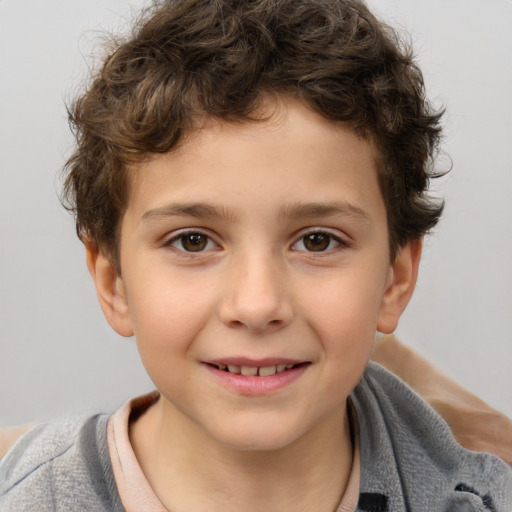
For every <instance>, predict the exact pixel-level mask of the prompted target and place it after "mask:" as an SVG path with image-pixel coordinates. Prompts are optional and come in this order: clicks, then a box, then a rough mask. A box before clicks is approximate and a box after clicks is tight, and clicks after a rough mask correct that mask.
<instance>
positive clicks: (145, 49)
mask: <svg viewBox="0 0 512 512" xmlns="http://www.w3.org/2000/svg"><path fill="white" fill-rule="evenodd" d="M268 93H270V94H280V93H285V94H294V95H296V96H297V97H298V98H299V99H300V100H301V101H303V102H304V103H306V104H307V105H309V106H310V107H311V108H313V109H314V110H315V111H317V112H318V113H320V114H321V115H322V116H324V117H325V118H327V119H330V120H333V121H340V122H343V123H346V124H347V125H348V126H350V127H351V129H353V130H354V132H355V133H357V134H358V135H359V136H361V137H363V138H365V139H368V140H371V141H372V142H373V143H374V144H375V145H376V147H377V149H378V151H379V155H380V159H379V162H378V169H379V182H380V187H381V191H382V194H383V197H384V200H385V204H386V209H387V216H388V226H389V233H390V234H389V238H390V253H391V257H392V258H394V256H395V254H396V251H397V250H398V248H399V247H401V246H403V245H404V244H405V243H406V242H407V241H408V240H415V239H419V238H421V237H422V236H423V235H424V234H425V233H426V232H427V231H428V230H429V229H431V228H432V227H433V226H434V225H435V224H436V222H437V221H438V219H439V217H440V214H441V211H442V207H443V205H442V203H435V202H433V201H431V200H429V198H428V196H427V189H428V185H429V180H430V178H432V177H433V176H435V175H436V174H435V173H434V171H433V169H432V162H433V156H434V155H435V153H436V150H437V147H438V144H439V140H440V132H441V128H440V118H441V115H442V112H440V111H434V109H433V108H432V107H431V106H430V104H429V103H428V101H427V100H426V97H425V91H424V82H423V77H422V74H421V71H420V70H419V68H418V66H417V65H416V63H415V62H414V60H413V56H412V53H411V50H410V47H409V45H407V44H405V43H404V42H403V41H401V39H400V37H399V36H398V35H397V33H396V32H395V31H394V30H392V29H391V28H390V27H388V26H386V25H385V24H383V23H382V22H381V21H379V20H377V19H376V18H375V16H374V15H373V14H372V13H371V12H370V11H369V10H368V8H367V7H366V5H365V4H364V3H363V2H361V1H359V0H161V1H156V2H154V3H153V5H152V6H151V7H150V8H149V9H148V10H147V11H146V12H145V13H144V14H143V16H142V17H141V19H140V20H139V22H138V23H136V25H135V27H134V29H133V32H132V34H131V36H130V37H128V38H126V40H124V41H121V42H120V43H117V45H116V47H115V48H114V49H113V50H112V53H111V54H110V55H109V56H108V57H107V58H106V60H105V62H104V64H103V67H102V68H101V69H100V70H99V71H98V72H97V73H96V74H95V76H93V80H92V82H91V84H90V85H89V87H88V89H87V90H86V92H85V93H84V94H83V95H82V96H81V97H79V98H78V99H77V100H76V101H75V103H74V104H73V105H72V107H71V108H70V109H69V118H70V124H71V127H72V130H73V131H74V134H75V136H76V140H77V147H76V150H75V152H74V154H73V155H72V156H71V157H70V159H69V160H68V162H67V164H66V167H65V169H64V171H65V182H64V190H63V198H64V202H65V204H67V207H68V208H69V209H71V210H72V211H74V213H75V218H76V227H77V232H78V235H79V237H80V238H81V239H82V240H83V239H84V237H87V238H88V239H90V240H93V241H95V242H96V243H97V244H98V245H99V247H100V248H101V250H102V251H103V252H104V253H105V254H106V255H108V256H109V258H110V260H111V262H112V263H113V264H114V265H116V266H117V269H118V271H120V269H119V258H118V256H119V255H118V241H119V226H120V220H121V218H122V215H123V213H124V211H125V209H126V204H127V200H128V198H127V188H128V187H127V180H128V177H127V168H128V167H129V166H130V165H131V164H136V163H138V162H141V161H142V160H144V159H146V158H148V157H151V155H154V154H157V153H166V152H168V151H170V150H172V149H173V148H175V147H176V146H177V145H178V144H179V143H180V141H181V140H182V138H183V135H184V134H185V133H187V132H188V131H190V130H193V129H195V128H197V122H198V120H200V119H204V118H205V116H206V117H207V116H213V117H215V118H219V119H222V120H225V121H232V122H240V121H251V120H254V115H255V112H256V111H257V107H258V103H259V102H260V101H261V98H262V96H263V95H265V94H268Z"/></svg>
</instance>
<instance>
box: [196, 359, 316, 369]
mask: <svg viewBox="0 0 512 512" xmlns="http://www.w3.org/2000/svg"><path fill="white" fill-rule="evenodd" d="M204 362H205V363H206V364H211V365H215V366H219V365H220V364H224V365H226V366H227V365H236V366H250V367H252V368H264V367H267V366H277V365H282V364H284V365H290V364H301V363H307V362H309V361H304V360H301V359H290V358H286V357H265V358H263V359H251V358H249V357H223V358H220V359H209V360H208V361H204Z"/></svg>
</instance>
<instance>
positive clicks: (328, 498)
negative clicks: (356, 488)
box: [130, 399, 353, 512]
mask: <svg viewBox="0 0 512 512" xmlns="http://www.w3.org/2000/svg"><path fill="white" fill-rule="evenodd" d="M169 405H170V404H166V403H165V402H164V400H163V399H160V400H159V401H158V402H157V403H156V404H154V405H153V406H152V407H151V408H149V409H148V411H146V413H145V414H143V415H142V416H141V417H140V418H139V419H138V420H137V421H136V422H135V423H134V424H132V426H131V427H130V438H131V441H132V445H133V448H134V451H135V455H136V457H137V459H138V461H139V463H140V465H141V467H142V470H143V472H144V474H145V476H146V478H147V479H148V482H149V484H150V485H151V487H152V488H153V490H154V491H155V494H156V495H157V496H158V498H159V499H160V501H161V502H162V504H163V505H164V506H165V507H166V508H167V510H169V511H172V512H182V511H187V512H202V511H205V510H208V511H209V512H217V511H222V512H231V511H239V510H246V511H248V512H260V511H261V512H263V511H265V512H269V511H270V510H284V511H288V510H294V511H299V510H315V511H318V512H323V511H325V512H332V511H333V510H335V508H336V506H337V505H338V503H339V502H340V500H341V497H342V496H343V493H344V491H345V488H346V485H347V482H348V477H349V475H350V470H351V466H352V456H353V455H352V453H353V449H352V442H351V435H350V426H349V418H348V414H347V408H346V406H344V407H343V408H340V409H339V410H337V411H335V412H334V413H333V414H331V416H330V417H327V418H325V420H324V421H323V422H322V423H321V424H319V425H317V426H315V428H314V429H312V430H310V431H308V432H306V433H305V434H304V435H303V436H301V437H300V438H299V439H297V440H296V441H294V442H293V443H292V444H290V445H288V446H286V447H284V448H280V449H278V450H264V451H261V450H260V451H251V450H240V449H236V448H233V447H230V446H226V445H225V444H222V443H219V442H217V441H216V440H214V439H212V438H211V437H210V436H209V435H208V434H207V433H205V432H204V431H202V430H201V429H200V427H198V426H197V425H195V424H191V422H190V421H189V420H188V418H183V417H182V415H181V413H180V412H179V411H176V410H175V409H174V408H173V407H172V406H170V407H169ZM180 416H181V417H180Z"/></svg>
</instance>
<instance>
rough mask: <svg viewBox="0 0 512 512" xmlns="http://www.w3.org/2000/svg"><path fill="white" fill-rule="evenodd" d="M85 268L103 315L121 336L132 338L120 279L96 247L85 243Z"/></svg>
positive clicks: (126, 304) (90, 242)
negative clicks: (92, 283)
mask: <svg viewBox="0 0 512 512" xmlns="http://www.w3.org/2000/svg"><path fill="white" fill-rule="evenodd" d="M84 245H85V251H86V259H87V268H88V269H89V273H90V274H91V277H92V279H93V281H94V285H95V287H96V294H97V296H98V300H99V303H100V306H101V309H102V310H103V314H104V315H105V318H106V319H107V322H108V323H109V324H110V326H111V327H112V328H113V329H114V330H115V331H116V332H117V333H118V334H120V335H121V336H133V327H132V323H131V318H130V314H129V309H128V303H127V300H126V292H125V289H124V283H123V279H122V277H121V276H120V275H119V274H118V273H117V271H116V270H115V269H114V267H113V266H112V264H111V263H110V261H109V260H108V258H107V257H106V256H105V255H104V254H102V252H101V250H100V249H99V248H98V245H97V244H96V243H95V242H92V241H88V240H87V241H85V242H84Z"/></svg>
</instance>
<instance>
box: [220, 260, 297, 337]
mask: <svg viewBox="0 0 512 512" xmlns="http://www.w3.org/2000/svg"><path fill="white" fill-rule="evenodd" d="M229 267H230V268H229V269H228V270H227V272H226V274H225V275H226V281H225V283H224V284H223V289H224V293H223V296H222V299H221V301H220V304H219V316H220V318H221V321H222V322H223V323H224V324H225V325H227V326H228V327H230V328H240V329H247V330H248V331H250V332H253V333H268V332H274V331H278V330H280V329H282V328H283V327H285V326H287V325H288V324H289V323H290V322H291V320H292V318H293V307H292V302H291V298H290V296H289V291H288V290H289V286H288V283H287V282H286V275H285V274H286V273H285V272H284V269H283V267H282V265H279V263H278V262H276V261H274V258H273V256H272V255H267V256H263V255H254V254H253V255H250V256H247V257H243V258H238V259H237V261H234V262H233V263H232V264H231V265H230V266H229Z"/></svg>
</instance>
